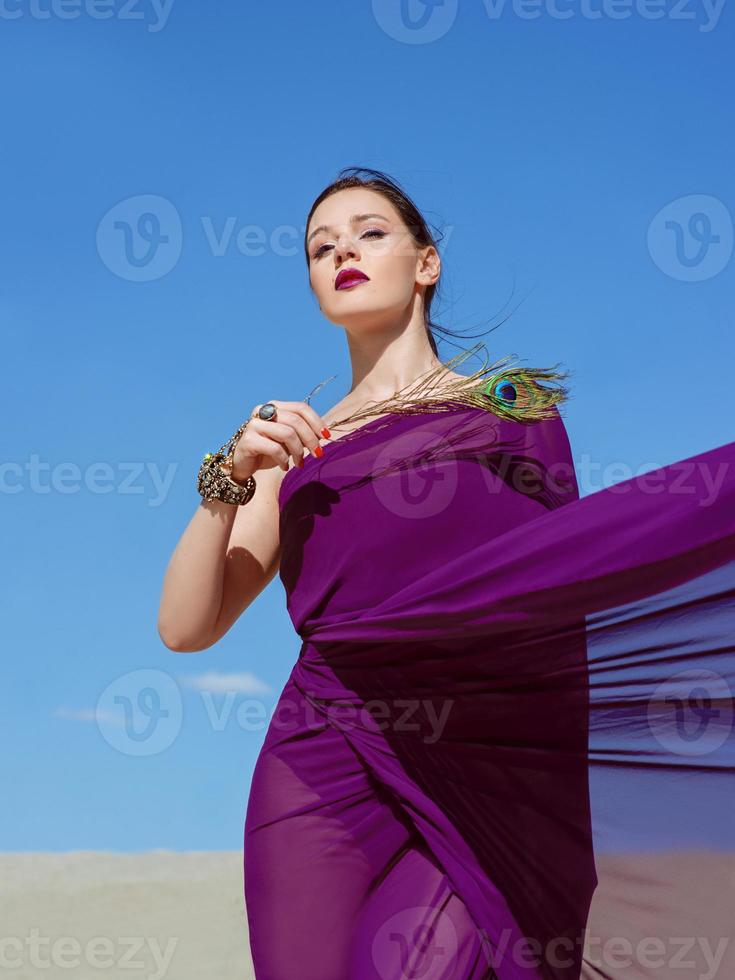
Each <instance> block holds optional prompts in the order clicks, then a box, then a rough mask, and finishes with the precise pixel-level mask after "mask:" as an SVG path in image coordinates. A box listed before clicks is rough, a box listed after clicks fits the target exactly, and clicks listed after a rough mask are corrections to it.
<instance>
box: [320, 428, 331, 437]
mask: <svg viewBox="0 0 735 980" xmlns="http://www.w3.org/2000/svg"><path fill="white" fill-rule="evenodd" d="M322 435H323V436H324V438H325V439H331V438H332V436H331V433H330V431H329V429H328V428H327V427H326V426H324V428H323V429H322Z"/></svg>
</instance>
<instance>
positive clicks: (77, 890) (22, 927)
mask: <svg viewBox="0 0 735 980" xmlns="http://www.w3.org/2000/svg"><path fill="white" fill-rule="evenodd" d="M597 864H598V871H599V873H600V885H601V887H600V888H599V890H598V892H596V894H595V897H594V899H593V903H592V908H591V912H590V920H589V923H588V930H589V933H590V935H591V936H597V937H603V938H605V939H606V940H610V939H611V937H614V943H615V945H614V946H611V947H610V955H609V958H608V956H607V954H606V956H605V957H603V958H602V959H600V960H599V962H600V963H601V964H603V965H604V968H605V970H606V971H607V973H606V974H601V973H599V972H598V970H596V969H594V968H593V967H590V968H588V967H585V970H584V972H583V980H592V978H595V980H596V978H598V977H599V976H601V975H608V976H612V977H614V978H615V980H651V978H655V980H671V978H673V980H732V978H733V977H735V940H734V939H733V921H734V916H735V855H733V854H727V853H724V854H713V853H708V852H703V853H686V852H684V853H682V852H680V853H669V854H658V855H656V854H647V855H630V856H626V855H598V858H597ZM603 882H604V885H603ZM662 909H665V918H666V923H665V924H664V923H662V922H661V921H660V916H661V913H662ZM0 923H1V925H0V977H2V980H33V978H36V977H43V978H45V980H56V978H61V977H67V978H73V980H92V978H94V980H107V978H114V980H118V978H123V977H124V978H125V980H131V978H134V980H163V978H166V980H253V978H254V977H255V973H254V971H253V967H252V961H251V958H250V954H249V944H248V926H247V917H246V914H245V904H244V898H243V868H242V855H241V852H239V851H212V852H196V851H195V852H187V853H176V852H171V851H149V852H147V853H138V854H109V853H99V852H95V851H76V852H69V853H64V854H0ZM662 926H665V929H666V932H667V936H661V935H660V932H661V927H662ZM692 928H693V930H694V933H695V934H694V935H693V936H692V935H691V933H692ZM683 940H687V941H686V943H684V942H683ZM626 947H627V948H629V949H633V950H634V951H635V953H634V955H633V957H632V961H631V960H630V958H629V957H628V955H627V953H626ZM591 954H592V960H593V961H594V962H597V961H598V958H599V954H600V947H599V945H596V946H594V948H593V949H592V950H591ZM623 954H625V955H623ZM621 956H622V961H621ZM625 960H628V962H624V961H625ZM644 964H645V965H644Z"/></svg>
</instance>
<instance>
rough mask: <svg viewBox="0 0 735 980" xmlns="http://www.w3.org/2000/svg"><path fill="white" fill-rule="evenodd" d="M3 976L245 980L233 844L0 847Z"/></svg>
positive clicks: (246, 958) (238, 865)
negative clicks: (103, 849) (203, 847)
mask: <svg viewBox="0 0 735 980" xmlns="http://www.w3.org/2000/svg"><path fill="white" fill-rule="evenodd" d="M0 883H1V885H0V923H2V925H1V926H0V940H2V945H0V974H1V975H2V977H3V978H4V980H31V978H36V977H44V978H45V980H56V978H59V977H69V978H72V977H73V978H74V980H92V978H94V980H108V978H111V980H112V978H114V980H118V978H123V977H124V978H126V980H131V978H134V980H162V978H167V980H252V978H254V977H255V973H254V971H253V968H252V961H251V959H250V954H249V951H248V950H249V947H248V929H247V917H246V914H245V905H244V899H243V870H242V853H241V852H239V851H211V852H196V851H195V852H188V853H175V852H171V851H149V852H147V853H138V854H108V853H100V852H95V851H74V852H69V853H64V854H0Z"/></svg>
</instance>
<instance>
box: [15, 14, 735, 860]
mask: <svg viewBox="0 0 735 980" xmlns="http://www.w3.org/2000/svg"><path fill="white" fill-rule="evenodd" d="M0 6H2V10H1V11H0V51H1V52H2V57H1V58H0V77H1V78H2V82H3V86H4V92H5V97H4V99H3V113H2V116H3V127H2V128H3V140H2V152H1V155H0V167H1V168H2V176H3V182H2V187H3V194H2V198H1V200H2V205H1V209H2V210H1V219H2V235H0V259H1V263H0V322H1V323H2V331H3V350H4V361H5V365H6V368H5V372H4V378H5V384H4V386H3V393H2V397H3V400H4V402H5V405H4V418H5V420H6V426H5V427H4V440H3V445H4V460H3V462H4V463H5V466H4V477H3V480H2V481H0V482H1V483H2V487H3V499H2V505H3V516H4V521H3V532H4V540H5V554H6V559H5V562H4V581H3V589H2V605H3V611H4V637H5V656H4V662H5V664H6V670H5V683H4V684H3V689H2V694H1V695H0V704H1V705H2V721H1V724H2V728H3V731H2V735H3V744H4V746H5V747H6V759H5V764H4V771H5V779H6V784H5V785H6V786H7V787H10V788H11V791H10V792H7V793H6V805H5V806H4V807H3V808H2V812H1V814H0V848H2V849H3V850H51V851H63V850H76V849H85V850H87V849H88V850H94V849H110V850H121V851H125V850H140V849H147V848H157V847H165V848H173V849H220V848H227V849H229V848H233V849H234V848H238V847H240V846H241V842H242V826H243V821H244V814H245V806H246V802H247V795H248V790H249V783H250V777H251V772H252V767H253V764H254V762H255V759H256V756H257V753H258V750H259V748H260V745H261V743H262V740H263V737H264V734H265V725H266V721H265V720H263V719H262V717H260V718H259V716H258V711H261V712H262V710H263V709H264V710H265V711H266V712H267V711H269V710H271V709H272V706H273V704H274V703H275V700H276V698H277V694H278V692H279V691H280V689H281V687H282V685H283V683H284V681H285V679H286V677H287V676H288V673H289V670H290V668H291V666H292V664H293V662H294V659H295V657H296V655H297V651H298V648H299V639H298V637H297V635H296V634H295V633H294V631H293V629H292V627H291V623H290V620H289V619H288V616H287V613H286V610H285V602H284V593H283V588H282V586H281V584H280V581H279V580H278V578H276V579H275V580H274V581H273V582H272V583H271V584H270V585H269V586H268V588H267V589H266V591H265V592H264V593H263V594H262V595H261V596H260V597H259V599H258V601H257V602H256V603H255V604H254V605H253V606H252V607H251V608H250V609H248V610H247V611H246V613H245V614H244V616H243V617H242V618H241V619H240V620H239V621H238V623H237V624H236V625H235V627H234V628H233V629H232V630H231V632H230V633H229V634H228V635H227V636H226V637H225V638H224V639H223V640H221V641H220V642H219V643H218V644H217V645H216V646H215V647H214V648H212V649H210V650H208V651H206V652H203V653H200V654H196V655H184V656H180V655H176V654H173V653H172V652H170V651H169V650H167V649H166V648H165V647H164V646H163V645H162V643H161V642H160V640H159V638H158V635H157V632H156V618H157V611H158V602H159V598H160V589H161V584H162V578H163V574H164V571H165V568H166V565H167V562H168V560H169V557H170V554H171V552H172V550H173V547H174V546H175V543H176V541H177V540H178V537H179V535H180V534H181V533H182V531H183V530H184V527H185V526H186V524H187V523H188V521H189V519H190V517H191V515H192V514H193V512H194V510H195V508H196V507H197V506H198V501H199V499H200V498H199V497H198V495H197V493H196V486H195V477H196V471H197V468H198V465H199V462H200V460H201V456H202V454H203V452H205V451H207V450H211V449H214V448H217V447H218V446H219V445H220V444H221V443H222V442H223V441H224V440H225V439H226V438H227V437H228V436H229V435H230V434H231V432H232V431H234V429H235V428H236V427H237V425H239V423H240V421H241V420H242V418H243V417H245V414H247V412H249V410H250V408H251V407H252V405H253V404H255V403H257V402H259V401H262V400H265V399H266V398H268V397H281V398H289V399H290V398H294V399H300V398H303V397H304V396H305V395H306V393H307V392H308V391H309V390H310V389H311V388H312V387H313V386H314V385H315V384H316V383H317V382H319V381H321V380H322V379H324V378H326V377H328V376H330V375H332V374H337V376H338V377H337V378H336V380H335V381H333V382H332V383H331V384H330V385H329V386H327V388H325V389H324V391H323V392H322V393H321V394H320V395H318V396H317V398H316V400H315V402H314V404H315V407H317V409H318V410H323V411H326V409H327V408H328V407H329V406H330V405H331V404H334V403H335V402H336V401H338V400H339V399H340V398H341V397H342V396H343V394H344V393H345V391H346V390H347V388H348V387H349V383H350V371H349V362H348V359H347V355H346V345H345V342H344V337H343V334H342V332H341V331H340V329H339V328H337V327H335V326H334V325H332V324H331V323H329V322H328V321H326V320H324V319H323V318H322V317H321V316H320V314H319V310H318V306H317V304H316V302H315V301H314V300H313V298H312V297H311V296H310V293H309V290H308V279H307V275H306V269H305V264H304V260H303V257H302V250H301V233H302V231H303V225H304V222H305V219H306V215H307V213H308V210H309V207H310V205H311V202H312V200H313V199H314V198H315V197H316V195H317V194H318V193H319V191H320V190H321V189H322V187H323V186H324V185H326V184H327V183H328V182H329V181H331V180H332V179H333V178H334V177H335V176H336V173H337V171H338V170H339V169H340V168H341V167H344V166H350V165H363V166H368V167H376V168H379V169H382V170H385V171H387V172H388V173H390V174H391V175H392V176H393V177H395V178H397V179H398V180H399V181H400V182H401V183H402V184H403V185H404V186H405V188H406V189H407V190H408V191H409V193H410V194H411V195H412V196H413V197H414V199H415V200H416V201H417V203H418V204H419V206H420V207H421V208H422V209H423V210H424V212H425V214H426V215H427V216H428V218H429V219H430V220H431V221H432V223H433V224H434V225H435V226H438V227H439V228H441V229H442V230H443V231H444V236H445V238H444V244H443V246H442V259H443V270H444V275H443V286H442V289H443V300H442V301H440V302H439V304H438V305H437V306H436V307H435V311H434V312H435V314H436V317H435V318H436V319H438V320H439V321H440V322H442V323H444V324H445V325H446V326H449V327H451V328H452V329H453V330H460V331H461V330H467V331H469V332H473V333H475V332H477V331H479V330H482V329H487V328H488V327H490V326H492V325H494V324H495V323H497V322H498V319H499V315H500V314H502V313H506V312H508V310H509V306H510V307H516V306H517V303H518V301H519V300H521V299H522V300H523V302H522V303H521V304H520V306H519V307H518V308H517V309H516V312H515V313H514V314H513V316H512V317H511V318H510V320H508V321H507V322H506V323H504V324H503V325H502V326H501V327H500V328H499V329H497V330H495V331H494V332H492V333H489V334H487V336H486V337H485V338H483V339H484V340H485V342H486V344H487V345H488V350H489V352H490V354H491V356H493V357H501V356H503V355H505V354H517V355H518V357H519V358H520V359H521V361H522V363H525V364H529V365H532V364H544V365H548V364H554V363H561V364H562V365H563V366H565V367H566V368H568V369H569V370H570V371H571V372H572V379H571V385H572V398H571V399H570V401H569V403H568V404H567V406H566V408H565V412H564V414H565V419H566V424H567V429H568V431H569V435H570V438H571V442H572V447H573V451H574V455H575V461H576V463H577V465H578V475H579V478H580V482H581V484H582V492H583V493H585V494H586V493H588V492H594V491H595V490H599V489H600V488H601V487H602V486H603V485H607V484H609V483H615V482H618V481H619V480H620V479H623V478H626V477H627V476H632V475H635V474H636V473H638V472H643V471H646V470H649V469H652V468H654V467H656V466H660V465H664V464H666V463H669V462H672V461H675V460H678V459H683V458H686V457H688V456H691V455H694V454H697V453H699V452H703V451H704V450H706V449H709V448H713V447H715V446H718V445H721V444H723V443H725V442H729V441H731V440H732V439H733V424H732V419H733V413H732V404H731V399H730V397H729V394H728V392H729V389H730V387H731V370H732V356H733V353H734V352H735V344H734V343H733V337H732V309H733V278H734V276H735V263H734V262H733V260H732V255H731V253H732V238H733V236H732V214H733V213H734V212H735V178H734V177H733V172H734V171H733V165H732V162H733V154H732V150H733V136H732V133H733V126H732V108H731V102H732V100H731V98H730V97H729V93H730V92H731V91H732V84H733V77H732V76H733V71H732V67H731V65H732V58H731V55H732V47H733V33H734V32H733V12H732V10H728V9H727V8H718V7H717V5H716V4H715V5H709V6H708V5H707V4H705V3H699V4H696V3H693V2H691V0H689V2H688V3H687V5H685V6H684V7H682V6H681V4H680V3H678V2H677V3H675V2H674V0H663V2H662V3H661V4H660V5H659V6H658V7H654V6H653V5H652V4H649V5H648V6H646V5H645V4H644V2H643V0H638V2H637V3H633V2H630V3H628V4H627V5H626V4H625V2H624V0H615V2H613V0H605V2H604V3H603V2H602V0H585V2H582V0H579V2H576V3H574V2H562V0H557V2H556V4H554V3H553V2H552V0H544V2H539V3H537V4H535V5H534V4H533V3H531V2H530V0H529V2H526V3H525V4H523V3H521V2H520V0H514V2H513V3H511V2H506V3H505V4H503V3H502V2H501V0H498V2H497V3H494V4H491V3H489V2H481V0H476V2H464V3H459V4H456V3H452V2H451V0H447V2H446V3H445V4H443V5H442V4H439V5H438V6H437V7H436V8H435V9H434V8H429V7H426V8H425V7H424V5H423V3H419V0H410V2H408V0H407V2H406V4H405V5H404V8H403V11H402V8H401V4H400V3H398V2H397V0H390V2H389V0H380V2H379V0H375V2H374V3H372V4H371V3H369V2H357V3H344V2H336V0H322V2H321V3H319V4H301V3H290V4H281V5H268V4H255V3H248V4H244V3H239V2H235V0H220V2H218V3H217V4H216V5H215V4H205V3H203V2H201V0H199V2H196V0H189V2H188V3H184V2H182V0H174V2H173V3H167V4H161V3H158V4H154V3H152V2H149V3H144V2H137V3H135V4H127V3H123V2H122V0H111V2H110V3H109V4H108V5H107V6H106V7H104V11H105V12H106V13H107V14H108V15H109V16H106V17H103V16H102V11H103V5H101V4H98V5H95V4H94V3H93V2H92V0H80V2H78V3H76V4H75V3H74V2H73V0H66V2H65V3H64V2H61V0H55V2H53V3H52V2H51V0H35V2H34V3H30V2H22V0H5V3H4V4H3V5H0ZM560 11H561V12H562V13H565V14H568V16H562V15H560ZM654 14H655V15H656V16H655V18H654ZM138 15H140V16H138ZM658 15H660V16H658ZM424 20H425V22H426V23H425V24H424ZM145 213H151V214H153V215H154V218H155V220H154V222H153V224H151V223H150V222H146V221H145V220H141V215H143V214H145ZM247 226H254V227H255V228H256V229H259V230H260V231H259V234H260V235H261V236H262V241H263V243H264V244H263V246H262V247H260V248H258V247H253V241H254V240H253V239H252V238H250V239H247V238H246V237H245V232H246V230H247ZM125 229H127V230H125ZM284 229H285V232H284ZM241 232H243V234H240V233H241ZM126 234H128V235H131V236H133V238H135V235H136V234H137V235H138V237H137V238H136V239H135V245H134V248H133V250H132V251H130V250H128V251H125V249H124V247H123V246H122V244H121V243H122V241H123V238H122V236H124V235H126ZM141 236H142V237H141ZM161 236H163V237H164V238H165V239H166V241H165V242H161V241H160V238H161ZM146 240H149V241H154V242H155V241H158V243H159V246H160V247H159V248H158V249H156V250H155V251H156V254H155V258H153V259H151V260H150V261H148V259H147V258H146V256H147V253H146V249H147V247H148V246H147V245H146ZM152 251H153V249H152ZM511 296H512V299H511V301H510V304H509V303H508V300H509V297H511ZM473 342H474V341H473V340H468V341H467V342H466V344H465V346H469V345H470V344H471V343H473ZM454 353H456V351H455V350H454V349H453V348H450V347H448V346H446V345H441V346H440V355H441V356H443V357H444V358H445V359H446V358H448V357H451V356H452V355H453V354H454ZM473 366H477V365H476V364H475V365H473ZM139 671H143V672H151V673H143V674H138V673H137V672H139ZM228 689H229V690H234V691H235V692H236V694H235V695H234V698H233V697H231V698H230V700H229V701H228V700H227V695H226V693H225V692H226V691H227V690H228ZM156 691H158V692H159V694H160V693H161V692H163V694H164V695H165V696H166V697H168V698H169V699H168V700H165V698H164V701H165V705H164V703H161V704H156V703H154V701H151V700H150V699H148V700H145V698H144V699H143V701H136V699H137V698H140V697H142V696H143V695H145V693H146V692H156ZM208 691H209V692H213V693H211V695H208V694H207V692H208ZM217 692H219V693H217ZM126 698H128V700H127V701H126ZM248 701H251V702H252V703H254V704H255V705H256V707H255V708H253V707H252V705H251V707H250V708H248V706H247V704H246V702H248ZM258 704H260V706H261V708H258V707H257V705H258ZM136 705H137V710H138V711H139V712H146V711H147V712H149V713H150V714H151V715H152V716H153V715H156V713H157V712H159V711H161V710H168V711H169V714H168V715H167V716H166V722H165V724H163V725H161V728H160V737H159V735H158V734H157V736H156V739H153V740H152V742H151V741H150V740H149V741H148V742H146V743H143V742H141V743H140V745H139V746H138V748H137V749H136V747H135V746H131V745H130V744H129V743H128V744H127V745H124V746H122V747H121V745H120V744H118V741H117V739H118V734H119V731H120V728H119V712H120V710H121V706H126V707H125V710H127V709H130V710H133V708H134V707H135V706H136ZM95 719H97V720H95ZM8 803H9V805H8Z"/></svg>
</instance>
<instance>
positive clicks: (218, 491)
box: [197, 419, 255, 505]
mask: <svg viewBox="0 0 735 980" xmlns="http://www.w3.org/2000/svg"><path fill="white" fill-rule="evenodd" d="M249 421H250V419H246V420H245V421H244V422H243V424H242V425H241V426H240V428H239V429H238V430H237V432H235V433H234V435H232V436H231V437H230V438H229V439H228V440H227V442H226V443H224V444H223V445H222V446H220V448H219V450H218V451H217V452H216V453H206V454H205V456H204V459H203V460H202V464H201V466H200V467H199V473H198V476H197V490H198V491H199V493H200V494H201V496H202V497H203V498H204V499H205V500H221V501H222V502H223V503H225V504H238V505H240V504H246V503H247V502H248V501H249V500H251V499H252V497H253V494H254V493H255V479H254V478H253V477H252V476H249V477H248V478H247V480H246V481H245V483H236V482H235V480H233V479H232V478H231V477H230V476H228V474H227V473H226V472H225V471H224V470H223V469H222V464H223V463H224V464H225V466H230V467H231V466H232V457H233V454H234V452H235V446H236V445H237V441H238V439H239V438H240V436H241V435H242V434H243V432H244V431H245V426H246V425H247V424H248V422H249Z"/></svg>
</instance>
